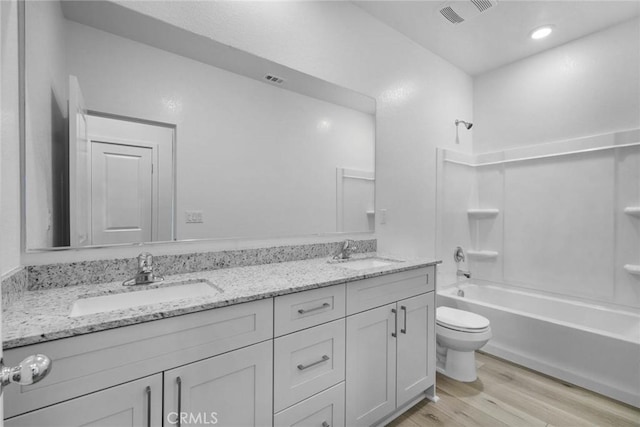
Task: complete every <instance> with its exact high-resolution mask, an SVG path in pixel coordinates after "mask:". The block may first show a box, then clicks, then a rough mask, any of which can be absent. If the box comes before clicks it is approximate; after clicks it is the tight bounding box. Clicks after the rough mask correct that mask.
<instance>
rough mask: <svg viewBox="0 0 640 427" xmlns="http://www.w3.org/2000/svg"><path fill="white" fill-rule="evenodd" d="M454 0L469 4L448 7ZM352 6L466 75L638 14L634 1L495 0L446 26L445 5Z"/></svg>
mask: <svg viewBox="0 0 640 427" xmlns="http://www.w3.org/2000/svg"><path fill="white" fill-rule="evenodd" d="M457 2H462V3H469V0H456V1H453V2H451V3H454V4H455V3H457ZM354 3H355V4H356V5H357V6H359V7H360V8H362V9H363V10H365V11H366V12H368V13H369V14H371V15H372V16H373V17H375V18H376V19H378V20H380V21H382V22H383V23H385V24H387V25H389V26H390V27H392V28H394V29H395V30H397V31H399V32H401V33H402V34H404V35H405V36H407V37H409V38H410V39H412V40H414V41H415V42H416V43H418V44H420V45H422V46H423V47H425V48H427V49H429V50H430V51H432V52H434V53H436V54H437V55H439V56H441V57H443V58H444V59H446V60H447V61H449V62H451V63H452V64H454V65H456V66H457V67H459V68H460V69H462V70H463V71H465V72H466V73H467V74H469V75H471V76H475V75H478V74H482V73H484V72H486V71H489V70H492V69H495V68H498V67H501V66H503V65H506V64H508V63H511V62H514V61H517V60H519V59H522V58H525V57H527V56H530V55H533V54H536V53H538V52H541V51H543V50H547V49H550V48H553V47H555V46H559V45H561V44H564V43H567V42H569V41H571V40H574V39H577V38H580V37H583V36H586V35H587V34H591V33H594V32H597V31H600V30H603V29H605V28H607V27H611V26H613V25H615V24H618V23H621V22H624V21H628V20H630V19H633V18H634V17H638V16H639V15H640V1H638V0H627V1H613V0H604V1H589V0H583V1H567V0H565V1H523V0H498V4H497V6H495V7H493V8H490V9H488V10H486V11H485V12H483V13H481V14H479V15H477V16H475V17H472V18H470V19H468V20H467V21H465V22H462V23H460V24H451V23H450V22H448V21H447V20H445V19H444V18H443V17H442V15H440V13H439V9H440V7H441V6H442V5H443V3H445V2H444V1H438V0H435V1H434V0H423V1H355V2H354ZM545 24H553V25H555V30H554V32H553V33H552V34H551V35H550V36H549V37H547V38H545V39H542V40H532V39H531V38H530V37H529V33H530V32H531V30H533V29H534V28H536V27H539V26H541V25H545ZM639 37H640V35H639Z"/></svg>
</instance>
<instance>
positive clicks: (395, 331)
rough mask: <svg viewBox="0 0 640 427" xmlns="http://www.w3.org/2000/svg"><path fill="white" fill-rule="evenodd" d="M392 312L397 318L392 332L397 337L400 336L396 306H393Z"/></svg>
mask: <svg viewBox="0 0 640 427" xmlns="http://www.w3.org/2000/svg"><path fill="white" fill-rule="evenodd" d="M391 312H392V313H393V317H394V319H395V327H394V330H393V332H391V336H392V337H394V338H397V337H398V311H397V310H396V309H395V308H392V309H391Z"/></svg>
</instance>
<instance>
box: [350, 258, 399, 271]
mask: <svg viewBox="0 0 640 427" xmlns="http://www.w3.org/2000/svg"><path fill="white" fill-rule="evenodd" d="M398 262H401V261H398V260H393V259H387V258H377V257H371V258H359V259H358V258H354V259H346V260H340V261H338V265H339V266H340V267H344V268H350V269H352V270H366V269H368V268H377V267H386V266H387V265H391V264H395V263H398Z"/></svg>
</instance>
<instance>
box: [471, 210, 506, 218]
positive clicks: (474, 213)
mask: <svg viewBox="0 0 640 427" xmlns="http://www.w3.org/2000/svg"><path fill="white" fill-rule="evenodd" d="M499 213H500V209H469V210H468V211H467V215H469V218H474V219H480V218H493V217H496V216H498V214H499Z"/></svg>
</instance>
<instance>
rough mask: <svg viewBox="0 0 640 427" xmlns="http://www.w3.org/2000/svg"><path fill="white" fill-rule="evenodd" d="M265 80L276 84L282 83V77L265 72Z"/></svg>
mask: <svg viewBox="0 0 640 427" xmlns="http://www.w3.org/2000/svg"><path fill="white" fill-rule="evenodd" d="M264 78H265V80H268V81H270V82H271V83H275V84H277V85H281V84H282V83H284V79H281V78H280V77H278V76H274V75H273V74H267V75H265V76H264Z"/></svg>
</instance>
